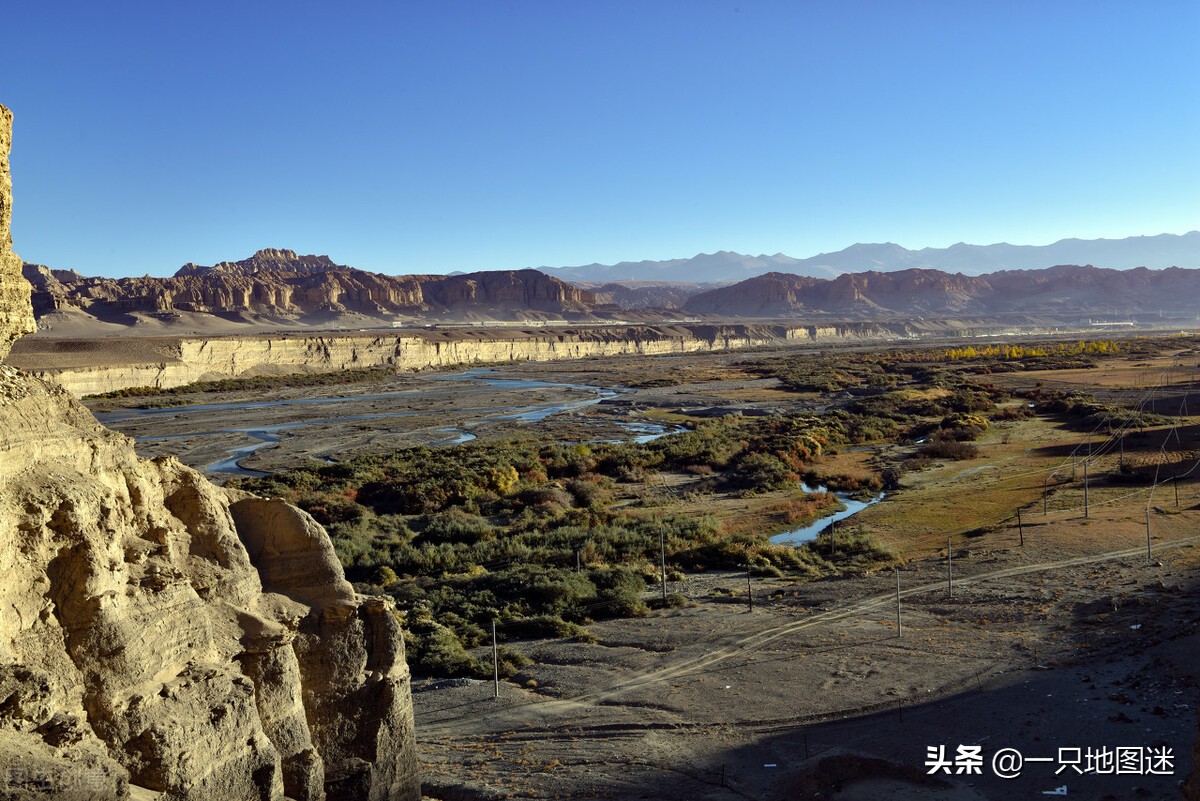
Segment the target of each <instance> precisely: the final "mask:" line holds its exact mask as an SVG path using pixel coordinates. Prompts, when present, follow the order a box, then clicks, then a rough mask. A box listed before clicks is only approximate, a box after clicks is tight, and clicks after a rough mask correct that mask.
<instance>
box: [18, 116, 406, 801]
mask: <svg viewBox="0 0 1200 801" xmlns="http://www.w3.org/2000/svg"><path fill="white" fill-rule="evenodd" d="M10 120H11V116H10V115H9V113H8V112H7V110H6V109H3V108H2V107H0V144H3V146H4V147H3V149H2V150H0V152H3V153H6V152H7V146H8V142H9V130H10V129H9V121H10ZM2 166H6V162H5V163H3V164H0V167H2ZM0 172H2V174H0V178H2V180H0V186H2V187H4V189H5V191H4V192H3V193H2V194H3V200H4V202H3V204H2V205H0V230H2V231H3V232H4V233H5V236H4V237H2V238H0V265H4V266H5V267H7V266H11V265H13V264H16V265H17V266H18V267H19V261H16V260H15V257H13V256H12V253H11V251H10V250H9V247H8V238H7V232H8V226H9V220H10V217H9V203H8V192H7V187H8V175H7V172H6V171H0ZM10 277H11V278H12V281H11V282H10V280H9V279H10ZM4 280H5V283H4V284H3V289H4V291H3V292H0V333H2V337H0V338H2V339H3V340H4V341H5V342H8V341H11V339H13V338H15V337H16V336H18V335H19V334H20V333H21V332H23V331H25V330H28V327H29V326H28V321H29V320H30V319H31V315H30V311H29V300H28V294H27V293H28V289H27V288H26V289H25V290H24V292H23V291H22V289H21V287H20V286H18V285H16V284H23V281H22V280H21V279H20V274H19V273H12V274H11V275H10V273H5V279H4ZM10 290H11V291H10ZM4 350H5V351H7V345H5V347H4ZM0 456H2V458H0V571H2V572H3V574H4V577H5V580H4V581H3V582H0V768H2V769H3V770H4V780H5V785H4V787H3V789H0V796H2V797H4V798H14V799H25V798H47V799H49V798H55V799H97V800H99V799H117V798H127V797H130V795H131V793H134V794H136V796H137V797H138V798H159V799H162V801H177V800H179V801H182V800H183V799H188V800H189V801H190V800H191V799H195V800H196V801H201V799H204V800H205V801H207V800H208V799H272V800H280V799H283V798H284V797H285V796H286V797H287V798H291V799H297V801H318V800H319V799H323V798H330V799H334V798H336V799H364V800H367V799H369V800H370V801H383V799H416V798H419V797H420V787H419V782H418V779H417V774H416V760H415V751H414V741H413V728H412V707H411V700H410V696H409V685H408V669H407V666H406V663H405V660H404V650H403V640H402V638H401V632H400V629H399V625H398V623H397V621H396V618H395V617H394V615H393V613H392V610H391V608H390V606H389V604H388V603H387V602H385V601H383V600H382V599H376V598H371V597H365V596H362V595H359V594H357V593H356V592H355V591H354V589H353V587H352V586H351V585H350V584H349V583H347V582H346V580H345V579H344V577H343V574H342V569H341V566H340V565H339V563H338V562H337V560H336V558H335V557H334V554H333V549H332V546H331V544H330V541H329V538H328V536H327V535H326V533H325V531H324V530H323V529H322V528H321V527H320V526H319V525H317V524H316V522H315V521H313V520H312V518H311V517H309V516H308V515H307V514H305V513H304V512H302V511H300V510H299V509H296V508H294V507H291V506H289V505H287V504H285V503H283V502H281V501H273V500H267V499H262V498H257V497H254V496H250V495H247V494H245V493H234V492H231V491H225V490H222V489H220V488H218V487H215V486H214V485H212V484H209V483H208V482H207V481H205V480H204V479H203V478H202V477H201V476H200V475H199V474H197V473H196V472H194V471H192V470H190V469H188V468H187V467H184V466H183V465H181V464H180V463H179V462H177V461H176V460H174V459H170V458H167V459H160V460H155V461H150V462H147V461H143V460H141V459H139V458H138V457H137V456H136V454H135V453H134V451H133V447H132V442H131V440H129V439H128V438H127V437H125V436H122V435H120V434H117V433H115V432H113V431H109V430H108V429H106V428H104V427H103V426H101V425H100V424H99V423H97V422H96V420H95V418H93V417H92V416H91V414H90V413H89V412H87V410H85V409H84V408H83V407H82V406H80V405H79V403H78V402H77V401H76V400H75V399H74V398H73V397H71V395H70V394H69V393H68V392H67V391H66V390H64V389H62V388H61V387H59V386H57V385H55V384H53V383H50V382H46V381H43V380H41V379H38V378H36V377H32V376H29V375H26V374H22V373H20V372H18V371H17V370H16V369H14V368H13V367H12V366H9V365H3V366H0Z"/></svg>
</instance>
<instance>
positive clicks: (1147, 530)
mask: <svg viewBox="0 0 1200 801" xmlns="http://www.w3.org/2000/svg"><path fill="white" fill-rule="evenodd" d="M1151 561H1153V560H1152V558H1151V556H1150V507H1149V505H1147V506H1146V564H1150V563H1151Z"/></svg>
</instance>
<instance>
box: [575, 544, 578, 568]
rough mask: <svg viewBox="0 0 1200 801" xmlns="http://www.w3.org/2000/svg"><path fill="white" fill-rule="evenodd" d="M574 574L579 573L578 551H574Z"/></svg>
mask: <svg viewBox="0 0 1200 801" xmlns="http://www.w3.org/2000/svg"><path fill="white" fill-rule="evenodd" d="M575 572H576V573H578V572H579V549H578V548H576V549H575Z"/></svg>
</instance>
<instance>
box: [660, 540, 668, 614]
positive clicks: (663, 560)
mask: <svg viewBox="0 0 1200 801" xmlns="http://www.w3.org/2000/svg"><path fill="white" fill-rule="evenodd" d="M658 566H659V568H661V572H660V576H661V578H662V582H661V583H662V599H663V606H666V605H667V540H666V537H665V535H664V534H663V530H662V527H661V526H660V527H659V529H658Z"/></svg>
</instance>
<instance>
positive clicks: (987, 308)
mask: <svg viewBox="0 0 1200 801" xmlns="http://www.w3.org/2000/svg"><path fill="white" fill-rule="evenodd" d="M1197 301H1200V269H1184V268H1178V267H1172V268H1168V269H1164V270H1150V269H1147V268H1145V267H1138V268H1134V269H1129V270H1114V269H1107V268H1100V267H1091V266H1077V265H1059V266H1055V267H1050V268H1046V269H1042V270H1002V271H999V272H995V273H990V274H988V275H981V276H969V275H964V274H962V273H946V272H942V271H939V270H929V269H922V268H914V269H908V270H899V271H895V272H880V271H877V270H872V271H867V272H862V273H848V274H845V275H840V276H838V277H837V278H834V279H820V278H813V277H811V276H803V275H792V274H785V273H769V274H767V275H762V276H756V277H754V278H749V279H747V280H745V281H742V282H739V283H737V284H733V285H732V286H726V287H721V288H718V289H714V290H711V291H709V292H703V293H700V294H698V295H695V296H693V297H692V298H690V299H689V300H688V302H687V303H686V304H684V307H683V308H684V310H685V311H686V312H689V313H692V314H705V315H720V316H724V317H791V316H801V315H817V316H825V315H831V316H838V317H843V318H847V319H854V318H863V317H889V316H912V315H921V316H929V315H933V316H937V315H949V316H955V315H996V314H1011V313H1025V314H1030V313H1036V314H1054V315H1083V316H1113V315H1120V316H1128V315H1139V314H1140V315H1143V316H1144V315H1147V314H1154V315H1157V314H1159V313H1166V312H1170V313H1171V314H1173V315H1175V316H1179V315H1183V316H1190V315H1193V314H1195V309H1196V303H1197Z"/></svg>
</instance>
